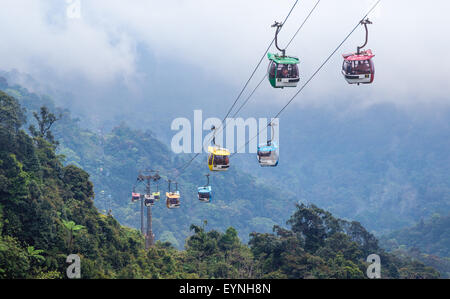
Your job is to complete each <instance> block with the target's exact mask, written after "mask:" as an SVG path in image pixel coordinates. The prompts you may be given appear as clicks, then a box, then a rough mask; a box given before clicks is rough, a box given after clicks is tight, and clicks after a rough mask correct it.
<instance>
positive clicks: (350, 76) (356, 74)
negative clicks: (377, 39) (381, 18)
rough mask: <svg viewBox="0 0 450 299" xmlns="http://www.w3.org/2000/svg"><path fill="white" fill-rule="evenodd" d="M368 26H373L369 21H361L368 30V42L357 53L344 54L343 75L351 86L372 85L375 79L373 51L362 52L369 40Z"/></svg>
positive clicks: (367, 31)
mask: <svg viewBox="0 0 450 299" xmlns="http://www.w3.org/2000/svg"><path fill="white" fill-rule="evenodd" d="M368 24H372V22H371V21H369V19H365V20H362V21H361V25H364V28H365V29H366V42H365V43H364V45H362V46H361V47H358V48H357V52H356V53H352V54H343V55H342V56H343V57H344V62H343V64H342V74H343V75H344V78H345V80H346V81H347V82H348V83H349V84H358V85H359V84H371V83H372V82H373V79H374V78H375V66H374V63H373V61H372V58H373V57H374V56H375V55H374V54H373V53H372V50H370V49H368V50H361V49H362V48H364V47H365V46H366V45H367V42H368V39H369V30H368V28H367V25H368Z"/></svg>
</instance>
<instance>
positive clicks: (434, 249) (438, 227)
mask: <svg viewBox="0 0 450 299" xmlns="http://www.w3.org/2000/svg"><path fill="white" fill-rule="evenodd" d="M380 243H381V246H382V247H383V248H386V249H387V250H388V251H390V252H395V253H396V254H398V255H403V256H409V257H412V258H415V259H417V260H420V261H422V262H424V263H426V264H427V265H430V266H433V267H435V268H436V269H438V270H439V271H440V272H441V274H442V275H443V276H444V277H446V278H450V215H443V216H441V215H439V214H437V213H436V214H434V215H433V216H432V217H431V218H430V219H429V220H427V221H424V220H423V219H422V220H421V221H420V222H419V223H418V224H416V225H415V226H413V227H410V228H405V229H402V230H397V231H394V232H392V233H390V234H387V235H385V236H382V237H381V239H380Z"/></svg>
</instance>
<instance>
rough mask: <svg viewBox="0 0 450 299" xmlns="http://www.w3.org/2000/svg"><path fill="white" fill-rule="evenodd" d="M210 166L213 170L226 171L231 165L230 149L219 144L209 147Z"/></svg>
mask: <svg viewBox="0 0 450 299" xmlns="http://www.w3.org/2000/svg"><path fill="white" fill-rule="evenodd" d="M208 152H209V156H208V167H209V170H211V171H226V170H228V168H229V167H230V151H229V150H227V149H226V148H221V147H218V146H209V147H208Z"/></svg>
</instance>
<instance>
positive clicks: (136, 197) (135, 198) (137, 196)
mask: <svg viewBox="0 0 450 299" xmlns="http://www.w3.org/2000/svg"><path fill="white" fill-rule="evenodd" d="M140 199H141V194H140V193H135V192H132V193H131V201H132V202H136V201H139V200H140Z"/></svg>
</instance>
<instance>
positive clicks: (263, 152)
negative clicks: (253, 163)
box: [257, 123, 279, 167]
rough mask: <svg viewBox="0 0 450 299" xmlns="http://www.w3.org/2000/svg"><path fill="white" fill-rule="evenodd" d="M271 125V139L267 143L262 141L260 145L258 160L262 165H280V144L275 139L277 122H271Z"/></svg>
mask: <svg viewBox="0 0 450 299" xmlns="http://www.w3.org/2000/svg"><path fill="white" fill-rule="evenodd" d="M269 126H270V127H271V128H272V136H271V139H269V140H268V141H267V143H262V144H259V145H258V152H257V155H258V162H259V165H260V166H261V167H276V166H278V161H279V153H278V145H277V143H276V142H274V141H273V139H274V136H275V130H274V128H273V127H274V126H275V124H272V123H270V124H269Z"/></svg>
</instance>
